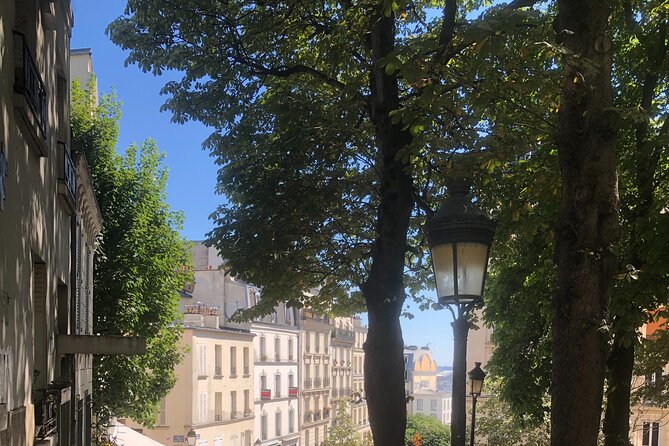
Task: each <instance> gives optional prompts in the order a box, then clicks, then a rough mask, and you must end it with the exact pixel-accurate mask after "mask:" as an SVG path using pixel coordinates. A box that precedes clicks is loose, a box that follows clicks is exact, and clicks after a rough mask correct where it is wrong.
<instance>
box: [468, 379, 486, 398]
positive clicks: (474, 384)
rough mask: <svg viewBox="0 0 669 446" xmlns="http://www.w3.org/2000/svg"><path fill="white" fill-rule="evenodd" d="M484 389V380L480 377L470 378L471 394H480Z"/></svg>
mask: <svg viewBox="0 0 669 446" xmlns="http://www.w3.org/2000/svg"><path fill="white" fill-rule="evenodd" d="M482 390H483V381H482V380H479V379H470V380H469V394H470V395H476V396H478V395H480V394H481V391H482Z"/></svg>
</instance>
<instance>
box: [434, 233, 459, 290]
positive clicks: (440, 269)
mask: <svg viewBox="0 0 669 446" xmlns="http://www.w3.org/2000/svg"><path fill="white" fill-rule="evenodd" d="M432 265H433V267H434V276H435V280H436V282H437V296H439V297H443V296H453V295H454V294H455V284H454V283H453V244H452V243H444V244H442V245H437V246H435V247H433V248H432Z"/></svg>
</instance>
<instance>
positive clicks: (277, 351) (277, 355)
mask: <svg viewBox="0 0 669 446" xmlns="http://www.w3.org/2000/svg"><path fill="white" fill-rule="evenodd" d="M274 361H276V362H279V361H281V338H280V337H278V336H277V337H276V338H274Z"/></svg>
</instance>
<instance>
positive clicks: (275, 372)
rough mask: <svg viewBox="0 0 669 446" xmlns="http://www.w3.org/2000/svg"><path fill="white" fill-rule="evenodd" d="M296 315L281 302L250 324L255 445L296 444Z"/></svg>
mask: <svg viewBox="0 0 669 446" xmlns="http://www.w3.org/2000/svg"><path fill="white" fill-rule="evenodd" d="M299 315H300V313H299V311H298V310H296V309H293V308H289V307H287V306H286V305H285V304H280V305H278V306H277V307H276V308H275V309H274V312H273V313H272V314H270V315H267V316H265V317H263V318H260V319H257V320H256V321H254V322H253V323H252V324H251V333H253V334H254V335H255V337H254V339H253V351H254V359H253V362H254V376H255V384H254V399H255V413H256V418H255V436H256V445H258V446H259V445H262V446H275V445H282V446H295V445H298V444H299V440H300V432H299V417H300V408H299V406H300V405H299V401H298V398H299V367H298V359H299V326H298V325H299Z"/></svg>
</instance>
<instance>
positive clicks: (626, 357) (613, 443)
mask: <svg viewBox="0 0 669 446" xmlns="http://www.w3.org/2000/svg"><path fill="white" fill-rule="evenodd" d="M608 366H609V374H608V379H607V383H608V386H607V387H608V393H607V398H606V413H605V415H604V427H603V431H604V446H629V445H630V444H631V443H630V440H629V431H630V393H631V391H632V372H633V370H634V342H631V343H630V345H629V346H628V347H626V346H625V345H624V344H623V342H622V340H621V339H620V335H617V336H615V338H614V340H613V347H612V348H611V353H610V354H609V361H608Z"/></svg>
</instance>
